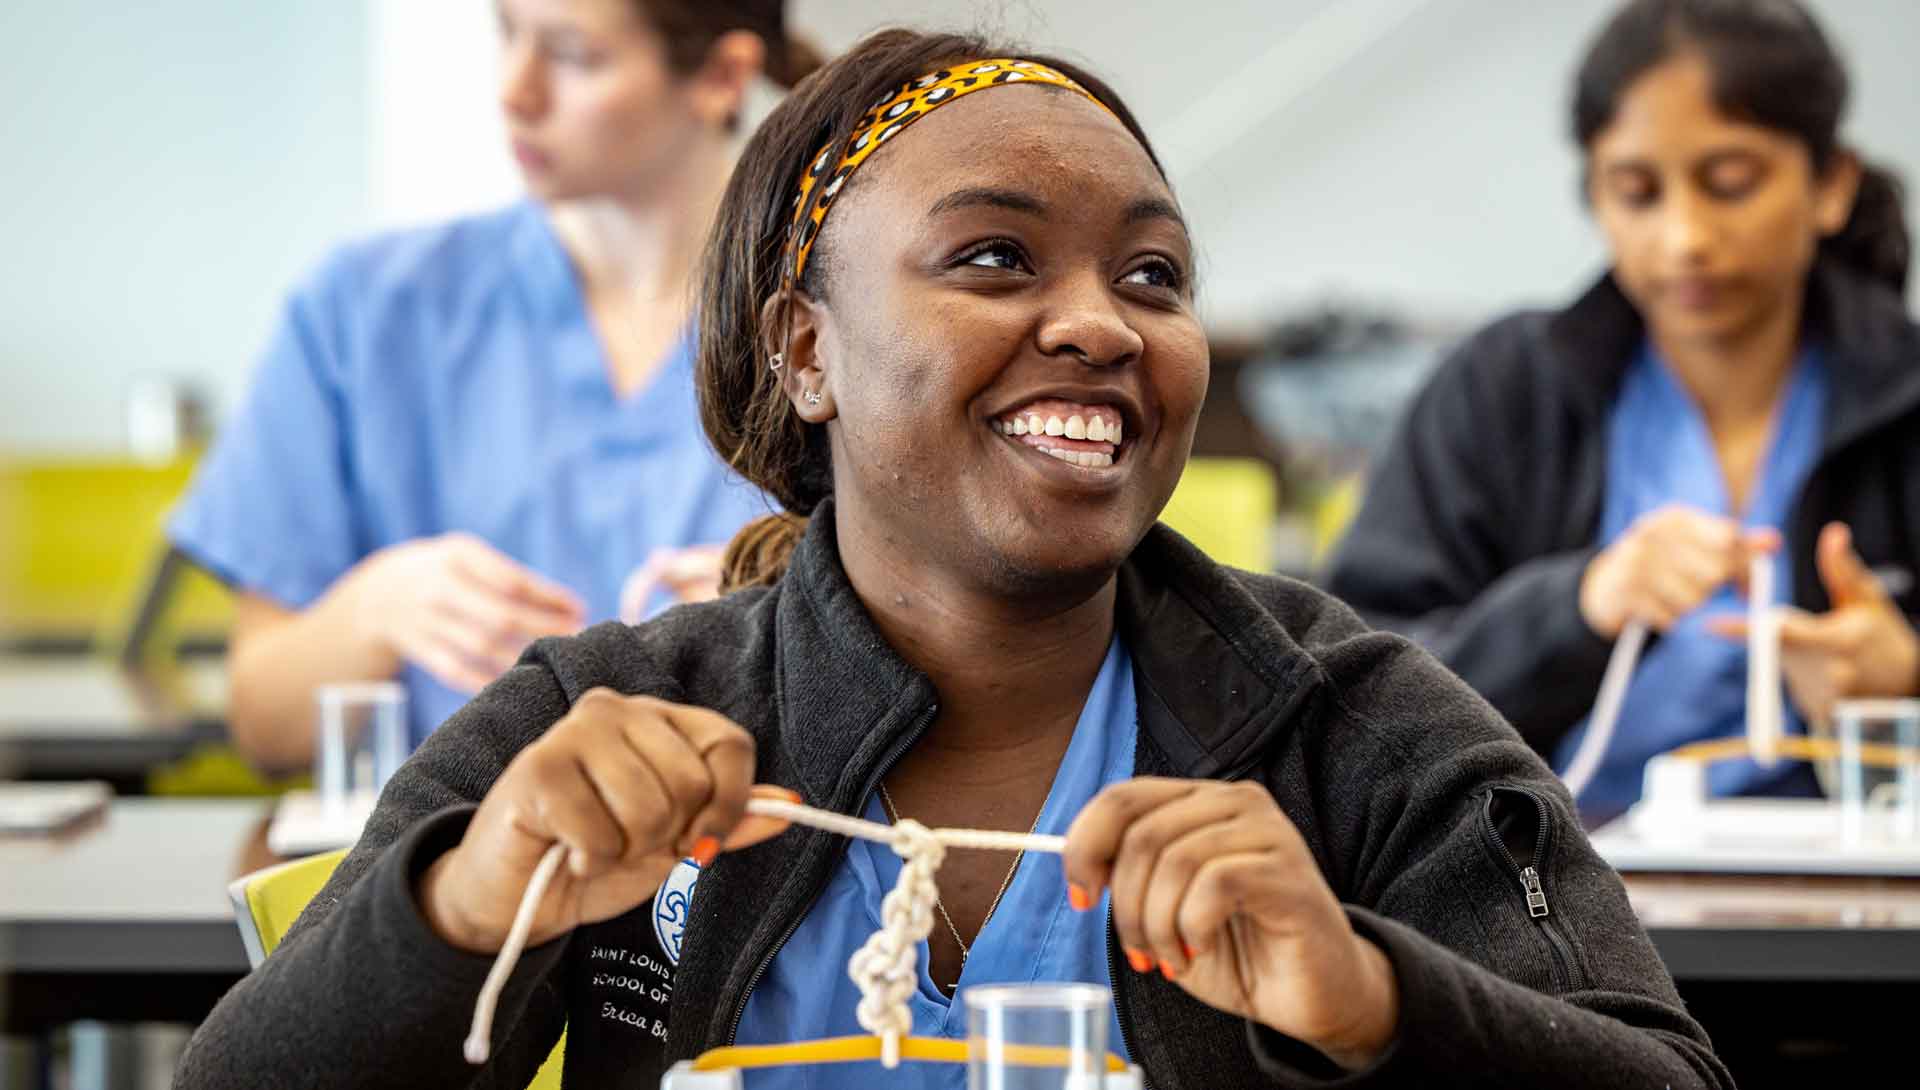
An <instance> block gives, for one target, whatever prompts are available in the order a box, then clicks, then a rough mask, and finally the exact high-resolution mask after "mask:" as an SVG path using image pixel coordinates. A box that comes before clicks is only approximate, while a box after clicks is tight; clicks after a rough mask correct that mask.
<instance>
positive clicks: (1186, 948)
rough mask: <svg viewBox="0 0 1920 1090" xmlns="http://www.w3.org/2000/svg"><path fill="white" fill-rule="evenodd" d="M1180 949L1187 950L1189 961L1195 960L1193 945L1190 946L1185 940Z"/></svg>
mask: <svg viewBox="0 0 1920 1090" xmlns="http://www.w3.org/2000/svg"><path fill="white" fill-rule="evenodd" d="M1180 949H1181V950H1183V951H1185V952H1186V955H1187V960H1188V961H1192V960H1193V958H1194V953H1193V947H1191V946H1188V945H1187V944H1186V943H1184V942H1183V943H1181V944H1180Z"/></svg>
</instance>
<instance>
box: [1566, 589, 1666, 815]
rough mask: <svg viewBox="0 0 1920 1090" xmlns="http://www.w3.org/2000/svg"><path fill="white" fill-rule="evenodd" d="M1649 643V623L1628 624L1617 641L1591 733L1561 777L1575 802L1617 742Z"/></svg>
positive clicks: (1590, 719)
mask: <svg viewBox="0 0 1920 1090" xmlns="http://www.w3.org/2000/svg"><path fill="white" fill-rule="evenodd" d="M1646 643H1647V625H1646V622H1644V621H1638V620H1634V621H1628V622H1627V624H1626V627H1625V628H1622V629H1621V630H1620V638H1619V639H1617V640H1615V641H1614V644H1613V654H1611V655H1609V656H1608V657H1607V672H1606V673H1605V674H1603V675H1602V676H1601V678H1600V696H1599V698H1598V699H1596V700H1595V701H1594V702H1593V714H1591V715H1589V716H1587V733H1586V734H1585V735H1583V736H1581V738H1580V745H1579V747H1578V748H1577V749H1575V750H1574V754H1573V760H1572V761H1571V762H1570V763H1569V764H1568V765H1567V771H1566V774H1565V775H1563V776H1561V777H1560V778H1561V779H1562V780H1564V781H1565V782H1566V785H1567V791H1568V793H1569V794H1571V795H1572V796H1573V798H1574V801H1575V802H1578V801H1579V799H1580V793H1581V792H1582V791H1585V790H1586V789H1587V785H1588V784H1590V783H1592V782H1593V776H1594V773H1596V772H1598V771H1600V758H1602V757H1604V756H1606V752H1607V746H1608V745H1610V744H1612V742H1613V728H1614V727H1615V726H1616V725H1618V724H1619V722H1620V706H1621V705H1622V704H1624V703H1625V702H1626V699H1627V683H1628V682H1630V681H1632V680H1633V669H1634V667H1635V666H1638V665H1639V664H1640V650H1641V648H1643V647H1645V646H1646Z"/></svg>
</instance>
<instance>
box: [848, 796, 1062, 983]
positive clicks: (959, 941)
mask: <svg viewBox="0 0 1920 1090" xmlns="http://www.w3.org/2000/svg"><path fill="white" fill-rule="evenodd" d="M879 786H880V804H881V805H882V806H884V807H886V809H887V820H888V821H891V822H892V823H894V824H895V825H898V824H900V811H899V810H897V809H895V807H894V805H893V796H892V795H889V794H887V785H886V783H885V782H884V781H883V782H881V784H880V785H879ZM1046 808H1047V807H1046V804H1045V803H1041V804H1040V810H1041V811H1042V812H1044V811H1045V810H1046ZM1039 829H1040V814H1039V813H1035V814H1034V815H1033V825H1032V826H1031V827H1030V828H1028V829H1027V833H1028V834H1029V835H1031V834H1033V833H1035V832H1037V831H1039ZM1026 857H1027V853H1026V852H1020V853H1018V854H1016V855H1015V856H1014V857H1013V866H1011V867H1008V868H1007V876H1006V877H1005V878H1003V879H1001V880H1000V889H999V890H998V891H997V892H995V893H994V895H993V900H992V901H991V902H989V903H988V904H987V914H986V915H985V916H983V917H981V918H980V929H981V930H983V931H984V930H986V927H987V921H988V920H991V919H993V910H994V909H996V908H999V907H1000V898H1002V897H1005V896H1006V895H1007V890H1008V888H1010V887H1011V886H1012V885H1013V876H1014V875H1015V874H1016V873H1018V872H1019V870H1020V861H1021V860H1022V859H1025V858H1026ZM933 907H934V908H936V909H939V910H940V918H941V919H942V920H945V921H946V923H947V930H948V931H949V932H951V933H952V934H953V941H954V944H955V945H957V946H959V947H960V971H961V972H963V973H964V972H966V969H967V954H968V953H970V952H971V951H970V950H969V949H968V947H967V940H965V939H963V938H961V937H960V929H959V928H957V927H955V926H954V925H953V917H952V916H949V915H947V906H946V905H944V904H942V903H941V902H940V898H939V897H938V896H936V897H934V899H933ZM974 937H975V938H976V939H978V938H979V936H978V935H976V936H974ZM953 986H954V987H956V988H957V987H959V986H960V981H959V980H957V979H956V980H955V981H954V982H953Z"/></svg>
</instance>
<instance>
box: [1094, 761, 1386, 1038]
mask: <svg viewBox="0 0 1920 1090" xmlns="http://www.w3.org/2000/svg"><path fill="white" fill-rule="evenodd" d="M1065 864H1066V873H1067V881H1068V883H1069V892H1070V896H1071V899H1072V901H1073V907H1074V908H1076V909H1079V910H1082V911H1085V910H1086V909H1088V908H1091V907H1092V906H1093V905H1094V904H1095V903H1097V901H1098V900H1099V897H1100V891H1101V890H1103V889H1110V890H1112V892H1113V925H1114V929H1115V930H1116V931H1117V932H1119V936H1120V944H1121V946H1122V948H1123V949H1124V950H1125V951H1126V955H1127V959H1128V961H1129V963H1130V964H1131V965H1132V967H1133V969H1134V970H1135V971H1136V972H1151V971H1153V970H1154V969H1155V968H1156V967H1157V968H1158V969H1159V971H1160V972H1161V973H1163V974H1164V975H1166V977H1167V978H1168V979H1170V980H1172V981H1174V982H1175V983H1177V984H1179V985H1180V986H1181V987H1182V988H1185V989H1186V990H1187V992H1188V993H1189V994H1191V995H1192V996H1193V997H1194V998H1196V999H1198V1000H1200V1001H1201V1002H1203V1003H1205V1004H1207V1005H1208V1006H1210V1007H1214V1008H1216V1009H1218V1010H1223V1011H1227V1012H1229V1013H1232V1014H1237V1015H1240V1016H1242V1017H1244V1018H1250V1019H1252V1020H1254V1021H1256V1022H1259V1023H1261V1024H1263V1025H1266V1026H1268V1027H1271V1028H1272V1029H1274V1030H1276V1031H1278V1032H1280V1033H1282V1034H1285V1035H1286V1036H1288V1037H1292V1038H1294V1039H1295V1040H1298V1041H1303V1042H1305V1043H1307V1044H1309V1045H1312V1046H1313V1047H1314V1048H1317V1049H1319V1050H1320V1051H1321V1052H1323V1053H1325V1054H1326V1055H1327V1057H1328V1058H1330V1059H1332V1060H1333V1061H1334V1062H1336V1063H1338V1064H1340V1065H1342V1066H1343V1067H1346V1068H1348V1069H1349V1070H1356V1069H1358V1068H1361V1067H1364V1066H1366V1065H1367V1064H1368V1063H1369V1062H1371V1061H1372V1060H1373V1059H1375V1058H1376V1057H1378V1056H1379V1055H1380V1053H1381V1052H1382V1051H1384V1050H1385V1049H1386V1047H1387V1045H1388V1044H1389V1043H1390V1042H1391V1041H1392V1040H1393V1037H1394V1033H1395V1030H1396V1028H1397V1027H1398V1024H1399V988H1398V985H1397V984H1396V982H1395V979H1394V973H1393V966H1392V963H1391V962H1389V961H1388V960H1387V957H1386V955H1385V954H1384V953H1382V952H1381V950H1380V949H1379V947H1377V946H1375V945H1373V944H1372V943H1371V942H1369V941H1367V940H1366V939H1363V938H1361V937H1360V936H1359V935H1357V934H1355V933H1354V931H1353V928H1352V927H1351V926H1350V925H1349V924H1348V922H1347V915H1346V912H1345V910H1344V909H1342V908H1341V906H1340V901H1339V899H1338V898H1336V897H1335V896H1334V894H1333V890H1332V889H1330V888H1329V887H1328V886H1327V883H1326V879H1325V878H1323V877H1321V874H1320V869H1319V867H1318V865H1317V864H1315V862H1314V859H1313V855H1312V853H1311V852H1309V851H1308V850H1307V845H1306V841H1304V840H1303V839H1301V837H1300V833H1299V830H1297V829H1295V828H1294V826H1293V822H1291V821H1289V820H1287V816H1286V815H1285V814H1284V813H1282V812H1281V811H1280V807H1279V804H1277V803H1276V802H1274V800H1273V796H1272V795H1271V794H1269V793H1268V792H1267V790H1266V789H1265V788H1263V787H1261V786H1260V785H1259V784H1257V783H1252V782H1238V783H1222V782H1218V781H1213V780H1171V779H1153V778H1142V779H1136V780H1130V781H1128V782H1126V783H1121V784H1115V785H1113V786H1112V787H1109V788H1107V789H1106V790H1104V791H1102V792H1100V794H1099V795H1098V796H1097V797H1095V798H1094V800H1093V802H1091V803H1090V804H1088V806H1087V808H1086V809H1085V810H1082V811H1081V812H1080V816H1079V817H1078V818H1076V819H1074V822H1073V826H1072V828H1070V829H1068V830H1067V849H1066V857H1065Z"/></svg>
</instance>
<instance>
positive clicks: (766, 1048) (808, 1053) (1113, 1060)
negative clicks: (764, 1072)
mask: <svg viewBox="0 0 1920 1090" xmlns="http://www.w3.org/2000/svg"><path fill="white" fill-rule="evenodd" d="M1001 1054H1002V1055H1003V1056H1004V1057H1005V1059H1006V1062H1008V1063H1011V1064H1015V1065H1018V1066H1020V1067H1065V1066H1066V1065H1067V1062H1068V1060H1069V1059H1070V1058H1071V1056H1072V1053H1071V1051H1070V1050H1068V1049H1064V1048H1055V1047H1050V1046H1046V1045H1006V1046H1004V1047H1003V1049H1002V1051H1001ZM879 1058H880V1038H878V1037H869V1036H859V1037H827V1038H824V1039H822V1040H818V1041H799V1042H796V1043H794V1044H787V1045H729V1046H727V1047H726V1048H715V1049H710V1050H708V1051H706V1052H703V1053H701V1054H700V1055H699V1056H698V1057H696V1058H695V1059H694V1061H693V1069H694V1070H695V1071H749V1070H753V1069H755V1068H761V1067H785V1066H788V1065H794V1066H805V1065H810V1064H833V1063H855V1062H858V1061H861V1060H878V1059H879ZM900 1058H901V1059H903V1060H920V1061H923V1062H926V1063H953V1064H963V1063H966V1062H967V1042H965V1041H955V1040H952V1039H950V1038H945V1037H904V1038H901V1040H900ZM1126 1069H1127V1065H1126V1064H1125V1063H1123V1062H1121V1060H1120V1057H1118V1056H1115V1055H1114V1054H1113V1053H1111V1052H1109V1053H1107V1070H1108V1071H1125V1070H1126Z"/></svg>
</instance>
